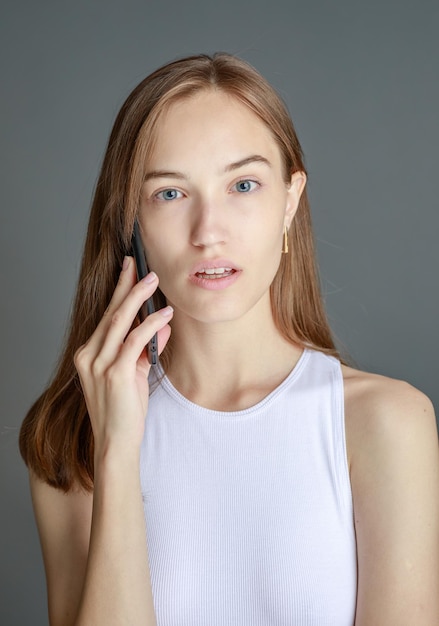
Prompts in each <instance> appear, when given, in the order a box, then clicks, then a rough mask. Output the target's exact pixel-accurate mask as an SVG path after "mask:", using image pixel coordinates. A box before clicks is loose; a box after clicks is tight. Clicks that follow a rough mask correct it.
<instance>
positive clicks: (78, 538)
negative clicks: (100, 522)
mask: <svg viewBox="0 0 439 626" xmlns="http://www.w3.org/2000/svg"><path fill="white" fill-rule="evenodd" d="M30 487H31V494H32V503H33V508H34V512H35V519H36V522H37V527H38V533H39V536H40V542H41V548H42V553H43V559H44V567H45V571H46V579H47V591H48V604H49V617H50V623H51V624H64V625H68V624H73V623H74V619H75V615H76V611H77V607H78V603H79V598H80V595H81V592H82V585H83V581H84V576H85V571H86V565H87V558H88V548H89V542H90V529H91V517H92V507H93V495H92V494H91V493H86V492H84V491H82V490H81V489H79V488H78V489H73V490H72V491H70V492H69V493H64V492H63V491H60V490H59V489H55V488H54V487H51V486H50V485H48V484H46V483H44V482H43V481H41V480H40V479H39V478H38V477H36V476H35V474H33V473H32V472H31V473H30Z"/></svg>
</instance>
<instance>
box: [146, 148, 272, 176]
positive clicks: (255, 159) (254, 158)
mask: <svg viewBox="0 0 439 626" xmlns="http://www.w3.org/2000/svg"><path fill="white" fill-rule="evenodd" d="M250 163H262V164H264V165H267V166H268V167H271V163H270V161H269V160H268V159H266V158H265V157H263V156H261V155H260V154H252V155H251V156H248V157H245V158H244V159H240V160H239V161H235V162H234V163H229V165H227V166H226V167H225V168H224V171H225V172H233V171H234V170H237V169H239V168H240V167H244V165H249V164H250ZM152 178H178V179H180V180H187V178H188V176H187V175H186V174H183V172H173V171H168V170H153V171H152V172H147V173H146V174H145V178H144V179H143V180H144V182H145V183H146V182H147V181H148V180H151V179H152Z"/></svg>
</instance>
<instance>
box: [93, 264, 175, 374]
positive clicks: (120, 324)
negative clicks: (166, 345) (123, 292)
mask: <svg viewBox="0 0 439 626" xmlns="http://www.w3.org/2000/svg"><path fill="white" fill-rule="evenodd" d="M157 285H158V278H157V276H156V275H155V274H154V273H152V272H151V273H150V274H148V276H145V278H143V279H142V280H140V281H139V282H138V283H137V284H136V285H134V287H132V289H131V290H130V292H129V293H128V295H127V296H126V297H125V300H123V302H122V303H121V304H120V306H119V307H118V308H117V309H116V310H115V311H114V312H113V313H112V315H111V323H110V325H109V326H108V328H107V331H106V335H105V338H104V340H103V342H102V345H101V346H100V350H99V354H98V355H97V357H96V359H97V363H96V365H97V368H98V370H99V371H101V370H102V369H105V368H106V367H108V365H110V364H111V363H112V362H113V361H114V360H115V359H116V358H117V356H118V354H119V352H120V350H121V347H122V345H123V343H124V341H125V339H126V337H127V335H128V333H130V335H131V333H132V332H134V331H133V330H131V329H132V325H133V321H134V319H135V318H136V316H137V314H138V312H139V309H140V307H141V306H142V304H143V303H144V302H145V301H146V300H147V299H148V298H150V297H151V296H152V295H153V293H154V291H155V290H156V289H157ZM149 317H151V316H148V318H149ZM161 317H162V316H159V317H158V318H157V319H161ZM148 318H147V319H148ZM163 325H164V324H161V326H163ZM134 330H135V329H134ZM130 331H131V332H130ZM154 332H156V331H154ZM152 335H153V333H151V336H152ZM149 339H150V337H149V338H148V341H149Z"/></svg>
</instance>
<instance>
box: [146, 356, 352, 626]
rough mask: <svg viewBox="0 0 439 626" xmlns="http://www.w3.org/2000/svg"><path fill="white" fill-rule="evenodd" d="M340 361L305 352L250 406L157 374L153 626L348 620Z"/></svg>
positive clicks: (336, 625)
mask: <svg viewBox="0 0 439 626" xmlns="http://www.w3.org/2000/svg"><path fill="white" fill-rule="evenodd" d="M343 399H344V397H343V380H342V375H341V368H340V364H339V362H338V361H337V360H336V359H334V358H332V357H328V356H326V355H324V354H322V353H320V352H316V351H311V350H305V352H304V353H303V355H302V356H301V358H300V360H299V362H298V364H297V365H296V367H295V368H294V370H293V371H292V372H291V374H290V375H289V376H288V377H287V378H286V379H285V380H284V381H283V383H281V384H280V385H279V387H277V388H276V389H275V390H274V391H273V392H272V393H270V394H269V395H268V396H267V397H266V398H265V399H264V400H262V401H261V402H259V403H258V404H256V405H255V406H253V407H251V408H249V409H245V410H243V411H236V412H220V411H212V410H208V409H204V408H201V407H199V406H198V405H195V404H193V403H192V402H189V401H188V400H187V399H186V398H184V397H183V396H182V395H181V394H180V393H179V392H178V391H177V390H176V389H175V388H174V387H173V386H172V384H171V383H170V381H169V380H168V379H167V378H166V377H164V378H163V379H162V381H161V383H160V385H159V386H158V387H157V388H156V389H155V390H154V392H153V393H152V395H151V398H150V405H149V410H148V418H147V420H146V430H145V437H144V440H143V444H142V454H141V484H142V492H143V497H144V508H145V519H146V528H147V539H148V550H149V565H150V572H151V584H152V590H153V597H154V605H155V610H156V616H157V624H158V626H268V625H270V626H352V625H353V624H354V620H355V603H356V585H357V565H356V544H355V532H354V525H353V508H352V493H351V487H350V481H349V473H348V467H347V459H346V445H345V431H344V411H343V407H344V402H343Z"/></svg>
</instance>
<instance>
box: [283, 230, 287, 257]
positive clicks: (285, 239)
mask: <svg viewBox="0 0 439 626" xmlns="http://www.w3.org/2000/svg"><path fill="white" fill-rule="evenodd" d="M282 253H283V254H288V228H287V227H286V226H284V245H283V246H282Z"/></svg>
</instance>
